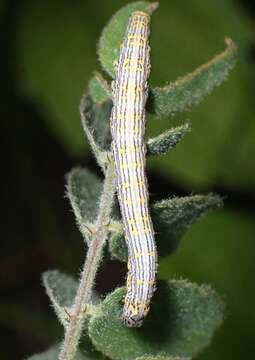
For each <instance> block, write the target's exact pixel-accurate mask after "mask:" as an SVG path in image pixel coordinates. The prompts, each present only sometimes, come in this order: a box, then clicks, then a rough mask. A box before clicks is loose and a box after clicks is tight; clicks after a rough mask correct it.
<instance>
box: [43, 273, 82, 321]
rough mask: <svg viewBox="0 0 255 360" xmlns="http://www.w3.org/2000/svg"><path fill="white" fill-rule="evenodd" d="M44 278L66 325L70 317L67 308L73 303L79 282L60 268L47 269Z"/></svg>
mask: <svg viewBox="0 0 255 360" xmlns="http://www.w3.org/2000/svg"><path fill="white" fill-rule="evenodd" d="M42 279H43V285H44V287H45V289H46V293H47V295H48V296H49V298H50V301H51V303H52V305H53V308H54V310H55V312H56V314H57V317H58V319H59V321H60V323H61V324H62V325H63V326H66V325H67V323H68V320H69V318H68V314H67V311H65V309H66V310H67V309H69V308H71V307H72V305H73V301H74V298H75V295H76V292H77V289H78V282H77V281H76V280H75V279H74V278H73V277H71V276H69V275H66V274H63V273H61V272H60V271H58V270H52V271H46V272H45V273H43V276H42Z"/></svg>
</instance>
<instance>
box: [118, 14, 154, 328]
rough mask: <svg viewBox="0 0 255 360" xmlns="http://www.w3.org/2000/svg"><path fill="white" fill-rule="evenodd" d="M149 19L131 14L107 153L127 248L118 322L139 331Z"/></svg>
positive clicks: (144, 305)
mask: <svg viewBox="0 0 255 360" xmlns="http://www.w3.org/2000/svg"><path fill="white" fill-rule="evenodd" d="M149 26H150V16H149V15H148V14H146V13H144V12H141V11H136V12H134V13H133V14H132V15H131V17H130V19H129V23H128V26H127V30H126V34H125V37H124V40H123V43H122V45H121V48H120V55H119V59H118V62H117V63H116V64H115V75H116V76H115V80H114V81H113V83H112V97H113V108H112V114H111V133H112V153H113V159H114V164H115V169H116V176H117V193H118V199H119V204H120V210H121V215H122V218H123V224H124V233H125V239H126V241H127V246H128V254H129V257H128V276H127V293H126V296H125V303H124V309H123V321H124V324H125V325H126V326H128V327H139V326H141V325H142V322H143V319H144V317H145V316H146V315H147V313H148V311H149V304H150V299H151V297H152V295H153V293H154V291H155V281H156V270H157V252H156V246H155V241H154V231H153V225H152V221H151V217H150V214H149V209H148V185H147V179H146V175H145V161H146V160H145V154H146V149H145V145H144V132H145V104H146V100H147V97H148V86H147V79H148V76H149V73H150V47H149V44H148V38H149V32H150V29H149Z"/></svg>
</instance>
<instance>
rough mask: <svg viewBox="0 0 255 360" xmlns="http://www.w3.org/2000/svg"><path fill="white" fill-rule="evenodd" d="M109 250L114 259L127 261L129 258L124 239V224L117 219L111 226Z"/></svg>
mask: <svg viewBox="0 0 255 360" xmlns="http://www.w3.org/2000/svg"><path fill="white" fill-rule="evenodd" d="M108 244H109V252H110V254H111V256H112V258H113V259H118V260H120V261H123V262H126V261H127V258H128V249H127V244H126V241H125V239H124V233H123V224H122V223H121V222H120V221H118V222H117V221H115V226H114V227H112V228H111V232H110V237H109V240H108Z"/></svg>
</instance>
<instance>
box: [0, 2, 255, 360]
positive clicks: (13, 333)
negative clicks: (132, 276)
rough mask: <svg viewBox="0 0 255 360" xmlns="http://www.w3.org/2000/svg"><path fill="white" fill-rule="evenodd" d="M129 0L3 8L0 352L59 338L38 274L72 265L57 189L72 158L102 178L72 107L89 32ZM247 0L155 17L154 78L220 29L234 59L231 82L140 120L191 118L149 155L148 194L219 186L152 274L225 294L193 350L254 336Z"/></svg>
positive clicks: (185, 65) (118, 270) (76, 251)
mask: <svg viewBox="0 0 255 360" xmlns="http://www.w3.org/2000/svg"><path fill="white" fill-rule="evenodd" d="M126 3H128V1H118V2H116V1H113V0H108V1H107V0H93V1H92V0H88V1H84V0H83V1H80V0H78V1H75V2H73V1H67V0H63V1H59V0H56V1H50V0H37V1H32V0H22V1H21V0H20V1H18V0H9V1H2V2H1V3H0V16H1V33H0V36H1V56H0V69H1V70H0V71H1V88H0V91H1V122H0V126H1V143H0V145H1V170H2V172H1V181H2V185H1V197H0V198H1V210H2V216H1V220H2V221H1V253H0V256H1V260H0V289H1V298H0V339H1V347H0V359H3V360H9V359H10V360H14V359H22V358H25V357H26V356H28V355H30V354H32V353H34V352H40V351H42V350H44V349H45V348H47V346H49V345H50V344H52V343H53V342H54V341H55V339H57V338H59V337H60V336H62V329H61V327H60V325H58V323H57V320H56V318H55V316H54V314H53V310H52V309H51V308H50V306H49V302H48V299H47V297H46V295H45V293H44V289H43V287H42V285H41V273H42V272H43V271H45V270H47V269H53V268H59V269H60V270H62V271H65V272H67V273H70V274H74V275H75V276H77V274H78V272H79V270H80V268H81V266H82V262H83V259H84V244H83V243H82V239H81V235H80V234H79V231H78V230H77V229H76V225H75V220H74V216H73V214H72V212H71V211H70V205H69V203H68V200H67V199H66V198H65V197H64V193H65V174H66V173H67V172H68V171H69V170H70V169H71V168H72V167H73V166H76V165H79V164H80V165H85V166H88V167H89V168H90V169H91V170H93V171H94V172H96V173H97V174H99V176H102V175H101V173H100V170H99V169H98V168H97V166H96V163H95V161H94V159H93V157H92V155H91V154H90V152H89V149H88V145H87V141H86V139H85V137H84V135H83V133H82V129H81V126H80V123H79V116H78V103H79V98H80V96H81V94H82V92H83V91H84V89H85V87H86V84H87V82H88V80H89V78H90V77H91V75H92V72H93V70H95V69H97V70H100V65H99V63H98V61H97V57H96V42H97V40H98V38H99V36H100V33H101V30H102V28H103V27H104V25H105V24H106V22H107V21H108V19H109V18H110V16H111V15H112V14H113V13H114V12H115V11H116V10H118V9H119V8H120V7H121V6H122V5H124V4H126ZM254 11H255V6H254V4H253V2H251V1H241V0H239V1H231V0H225V1H222V0H214V1H210V0H190V1H188V2H187V1H185V0H178V1H177V0H172V1H167V0H162V1H160V7H159V9H158V10H157V12H156V13H155V15H154V16H153V25H152V37H151V47H152V61H153V71H152V76H151V83H152V84H154V85H155V84H164V83H166V82H167V81H173V80H175V79H176V78H177V77H179V76H181V75H184V74H185V73H187V72H189V71H192V70H193V69H194V68H195V67H197V66H199V65H200V64H202V63H203V62H206V61H208V60H209V59H210V58H212V56H213V55H214V54H216V53H218V52H220V51H223V49H224V41H223V40H224V37H225V36H230V37H232V38H233V40H234V41H236V42H237V44H238V47H239V61H238V64H237V66H236V68H235V69H234V70H233V72H232V73H231V75H230V77H229V80H228V81H227V82H225V83H224V84H223V85H222V86H221V87H219V88H218V89H216V90H215V92H214V93H213V94H212V95H211V96H209V97H208V98H206V99H205V101H204V102H203V103H202V104H200V105H199V106H197V107H196V108H194V110H193V111H192V112H190V113H185V114H181V115H178V116H176V117H174V118H173V119H162V120H157V119H149V120H148V134H149V135H152V134H154V135H155V134H156V133H159V132H160V131H161V130H162V129H165V128H168V127H170V126H172V125H173V124H178V123H183V122H184V121H185V120H186V119H189V120H190V121H191V124H192V128H193V131H192V133H191V134H190V135H188V136H187V138H186V139H185V140H184V141H183V142H182V143H181V144H179V145H178V148H177V149H176V150H175V151H174V152H171V153H170V154H169V155H168V156H165V157H163V158H161V159H155V160H150V161H149V163H148V169H149V170H148V176H149V182H150V192H151V199H152V201H154V200H156V199H162V198H165V197H168V196H170V195H173V194H174V195H185V194H190V193H207V192H210V191H214V192H217V193H219V194H221V195H222V196H223V197H224V199H225V207H224V209H223V210H219V211H216V212H214V213H211V214H209V215H208V216H207V217H205V218H203V219H202V220H201V221H200V222H199V223H197V224H196V225H194V226H193V227H192V229H191V230H190V231H189V232H188V233H187V235H186V236H185V238H184V239H183V243H182V244H181V247H180V249H179V251H178V252H177V253H176V254H175V255H174V256H173V257H171V259H166V260H164V262H163V263H162V264H161V268H160V276H161V277H162V278H169V273H170V274H171V277H174V276H177V277H180V276H182V277H186V278H189V279H191V280H193V281H197V282H199V283H201V282H207V283H210V284H212V285H213V287H214V288H216V289H217V290H218V292H219V293H220V294H221V295H222V297H223V298H224V299H225V302H226V304H227V311H226V314H225V322H224V325H223V326H222V328H221V329H220V330H219V331H218V332H217V334H216V336H215V338H214V341H213V343H212V345H211V347H210V348H208V349H207V350H206V351H205V352H204V353H203V354H201V355H200V357H199V359H200V360H213V359H217V360H223V359H224V360H226V359H231V360H237V359H245V358H249V359H250V358H251V357H252V354H253V353H254V336H255V331H254V328H255V311H254V301H255V287H254V268H255V265H254V257H255V256H254V255H255V241H254V240H255V221H254V215H255V205H254V204H255V166H254V159H255V101H254V90H255V89H254V69H255V64H254V60H255V59H254V54H255V52H254V50H255V49H254V20H255V19H254V16H255V12H254ZM124 274H125V266H124V265H123V264H120V263H117V262H111V264H110V263H109V261H108V262H106V264H104V265H103V266H102V269H101V270H100V272H99V275H98V281H97V288H98V289H99V290H100V291H101V292H102V293H104V292H106V291H109V289H112V288H114V287H115V286H116V285H117V283H118V281H123V275H124Z"/></svg>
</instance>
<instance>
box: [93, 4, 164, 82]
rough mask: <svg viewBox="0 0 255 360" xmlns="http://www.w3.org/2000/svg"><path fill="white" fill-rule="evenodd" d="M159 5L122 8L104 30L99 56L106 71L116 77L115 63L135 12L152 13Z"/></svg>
mask: <svg viewBox="0 0 255 360" xmlns="http://www.w3.org/2000/svg"><path fill="white" fill-rule="evenodd" d="M156 8H157V3H150V2H147V1H137V2H133V3H131V4H128V5H126V6H124V7H123V8H121V9H120V10H119V11H118V12H117V13H116V14H115V15H114V16H113V17H112V18H111V20H110V21H109V23H108V24H107V25H106V27H105V28H104V30H103V32H102V35H101V38H100V41H99V44H98V56H99V60H100V62H101V65H102V66H103V68H104V70H105V71H106V72H107V73H108V74H109V75H111V77H114V62H115V60H117V59H118V57H119V51H120V45H121V43H122V40H123V36H124V34H125V30H126V27H127V23H128V19H129V17H130V15H131V14H132V12H133V11H136V10H139V11H145V12H147V13H150V14H151V13H152V12H153V11H154V10H155V9H156Z"/></svg>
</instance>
